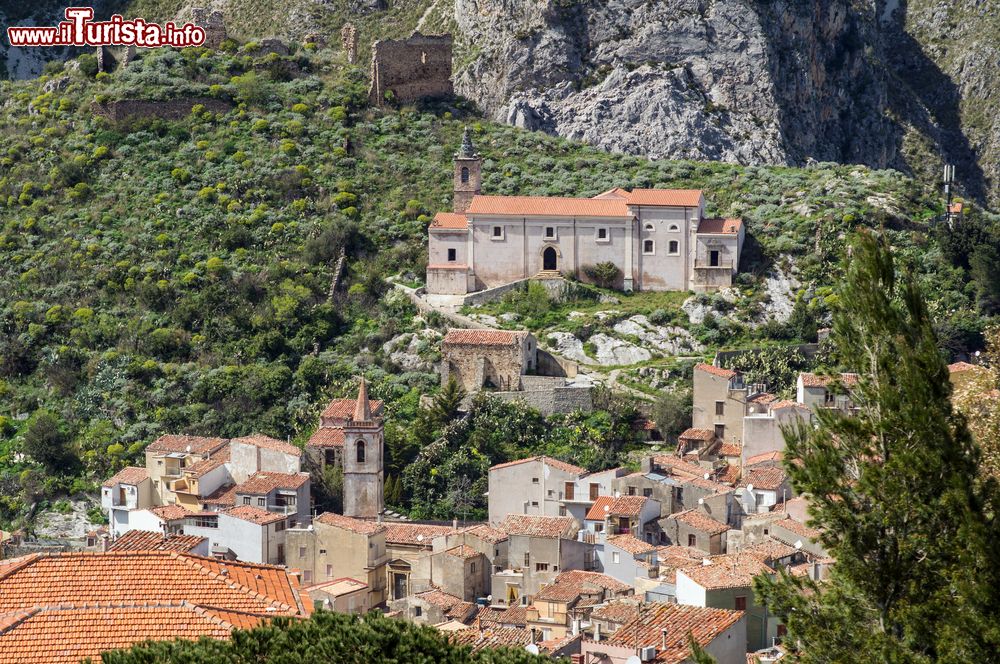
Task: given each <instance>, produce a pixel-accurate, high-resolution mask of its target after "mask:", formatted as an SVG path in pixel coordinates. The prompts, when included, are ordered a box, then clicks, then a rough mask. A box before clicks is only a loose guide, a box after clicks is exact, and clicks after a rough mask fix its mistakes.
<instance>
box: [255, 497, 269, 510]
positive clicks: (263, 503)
mask: <svg viewBox="0 0 1000 664" xmlns="http://www.w3.org/2000/svg"><path fill="white" fill-rule="evenodd" d="M257 506H258V507H266V506H267V498H264V497H263V496H261V497H260V498H258V499H257Z"/></svg>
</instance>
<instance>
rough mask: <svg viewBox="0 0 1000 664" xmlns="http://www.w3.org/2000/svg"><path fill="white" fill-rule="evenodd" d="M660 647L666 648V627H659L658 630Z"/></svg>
mask: <svg viewBox="0 0 1000 664" xmlns="http://www.w3.org/2000/svg"><path fill="white" fill-rule="evenodd" d="M660 647H661V648H662V649H663V650H666V649H667V630H666V629H661V630H660Z"/></svg>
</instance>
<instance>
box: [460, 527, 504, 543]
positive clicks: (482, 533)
mask: <svg viewBox="0 0 1000 664" xmlns="http://www.w3.org/2000/svg"><path fill="white" fill-rule="evenodd" d="M465 532H466V533H468V534H469V535H472V536H474V537H478V538H479V539H481V540H482V541H484V542H489V543H490V544H496V543H498V542H503V541H504V540H506V539H507V533H505V532H503V531H502V530H499V529H497V528H491V527H490V526H487V525H485V524H483V525H478V526H473V527H471V528H468V529H466V530H465Z"/></svg>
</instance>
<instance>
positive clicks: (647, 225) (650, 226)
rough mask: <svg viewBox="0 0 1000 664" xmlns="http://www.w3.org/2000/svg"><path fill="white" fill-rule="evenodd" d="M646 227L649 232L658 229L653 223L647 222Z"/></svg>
mask: <svg viewBox="0 0 1000 664" xmlns="http://www.w3.org/2000/svg"><path fill="white" fill-rule="evenodd" d="M645 229H646V232H647V233H652V232H653V231H655V230H656V228H654V227H653V224H646V226H645Z"/></svg>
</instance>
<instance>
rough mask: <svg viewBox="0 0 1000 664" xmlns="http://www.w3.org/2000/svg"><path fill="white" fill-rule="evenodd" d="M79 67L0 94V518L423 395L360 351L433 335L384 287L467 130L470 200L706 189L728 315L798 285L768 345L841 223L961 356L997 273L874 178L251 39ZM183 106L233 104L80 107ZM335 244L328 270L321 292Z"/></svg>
mask: <svg viewBox="0 0 1000 664" xmlns="http://www.w3.org/2000/svg"><path fill="white" fill-rule="evenodd" d="M95 71H96V67H95V65H94V62H93V59H92V58H90V56H83V57H82V58H81V59H80V60H79V61H78V62H77V63H72V64H71V66H70V67H67V70H66V71H65V72H64V71H62V69H61V66H55V65H50V67H49V73H48V74H47V75H45V76H43V77H41V78H40V79H38V80H32V81H19V82H3V83H2V85H0V88H2V94H3V96H4V98H5V99H6V100H7V103H6V104H5V105H4V106H3V108H2V109H0V132H2V134H3V137H4V141H3V144H4V146H5V151H4V152H3V153H2V157H0V206H2V207H3V215H2V218H3V221H2V227H0V330H2V335H0V526H3V525H6V524H9V523H11V522H12V521H14V520H15V519H17V518H18V517H19V516H21V515H23V513H24V511H25V509H26V508H27V506H28V505H31V504H32V503H35V502H37V501H39V500H45V499H47V498H52V497H54V496H57V495H59V494H61V493H66V492H75V491H79V490H86V489H88V488H92V487H93V484H92V483H93V482H94V481H99V480H101V479H103V478H104V477H106V476H107V475H108V474H109V473H111V472H112V471H113V470H114V469H116V468H118V467H120V466H122V465H124V464H126V463H128V462H129V461H134V460H135V459H136V458H137V456H138V455H139V453H140V452H141V450H142V448H143V446H144V445H145V444H146V443H148V442H149V441H150V440H152V439H153V438H155V437H156V436H157V435H159V434H161V433H164V432H185V433H197V434H211V435H221V436H234V435H238V434H245V433H248V432H251V431H262V432H264V433H267V434H270V435H274V436H278V437H282V438H284V437H293V438H298V439H302V438H303V437H305V436H307V435H308V434H309V429H310V427H313V426H315V418H316V415H317V412H318V407H319V406H320V405H321V404H322V403H323V402H324V401H325V400H326V399H328V398H329V397H330V396H332V395H334V394H338V395H339V394H344V393H345V392H346V391H347V390H348V389H349V387H348V386H349V384H350V381H351V380H352V377H353V376H354V375H356V374H358V373H360V372H364V373H365V374H366V375H367V376H368V377H369V378H370V379H371V380H372V381H373V392H374V393H375V395H376V396H377V397H379V398H385V399H387V400H388V401H389V413H390V417H393V416H395V417H397V424H396V425H395V426H397V427H398V426H400V424H399V422H403V423H406V422H407V421H408V419H406V418H409V417H412V415H413V414H414V412H415V409H416V401H417V395H418V394H419V393H420V392H426V391H432V390H433V389H434V388H435V386H436V384H437V379H436V376H435V375H434V374H432V373H430V372H428V371H427V370H423V371H411V372H405V371H402V370H401V369H400V368H399V367H397V366H394V365H393V364H392V362H391V361H390V360H389V359H388V358H386V357H385V355H384V354H382V353H380V352H379V351H380V349H381V346H382V345H383V344H384V343H385V342H387V341H389V340H390V339H393V338H394V337H396V336H397V335H399V334H402V333H408V332H413V331H419V330H422V329H424V328H425V327H426V325H427V324H428V322H427V321H423V320H422V319H415V317H414V311H413V310H412V309H410V307H409V306H408V305H407V304H405V303H404V301H403V300H402V299H401V298H399V297H393V296H386V292H387V290H388V286H387V285H386V283H385V281H384V278H385V277H387V276H390V275H395V274H399V275H401V276H402V277H403V278H404V279H405V280H407V281H419V280H420V279H421V278H422V272H423V265H424V264H425V262H426V249H425V242H426V226H427V224H428V223H429V219H430V215H432V214H433V212H434V211H435V210H439V209H447V208H448V207H449V206H450V183H451V155H452V153H453V152H454V151H455V149H456V148H457V145H458V143H459V139H460V135H461V131H462V127H463V126H464V125H466V124H469V125H471V126H472V127H473V130H474V136H475V140H476V142H477V147H478V149H479V151H480V152H481V153H482V154H483V155H484V157H485V163H484V171H485V174H486V175H485V179H484V190H486V191H488V192H490V193H499V194H513V193H523V194H551V195H593V194H596V193H598V192H599V191H602V190H604V189H607V188H609V187H611V186H623V187H634V186H641V187H653V186H657V187H700V188H704V189H705V190H706V193H707V197H708V200H709V203H710V207H711V209H712V211H713V212H716V213H719V214H726V215H741V216H743V217H744V218H745V219H746V222H747V224H748V229H749V234H750V236H751V238H752V241H751V244H750V250H749V251H748V256H749V258H748V261H747V263H746V265H745V266H744V269H745V271H746V272H747V274H745V275H742V276H741V277H740V282H739V287H740V290H741V292H742V293H743V295H744V297H745V298H747V300H748V301H749V302H754V301H756V302H759V301H760V300H762V298H763V297H764V296H763V295H762V293H763V290H762V278H763V275H765V274H766V273H767V272H768V271H769V270H772V269H774V268H781V269H784V270H791V269H793V268H794V270H795V271H796V274H797V275H798V277H799V280H800V281H801V282H802V283H803V284H805V285H806V286H804V288H803V298H802V305H801V306H802V307H803V308H804V310H807V311H808V312H809V314H810V315H809V316H808V317H806V319H807V321H809V322H808V323H807V324H806V325H805V326H804V327H803V326H801V325H800V326H799V327H794V328H790V327H788V326H787V325H777V326H773V327H772V328H768V329H769V330H771V331H768V332H766V333H765V335H764V336H767V335H769V334H771V333H772V332H773V333H774V334H775V335H776V338H785V339H788V340H796V339H799V338H804V337H807V336H810V335H811V334H814V333H815V327H816V326H817V325H819V324H820V322H821V321H822V318H823V315H824V311H825V307H826V306H827V304H828V301H827V300H826V298H828V297H830V296H831V291H830V290H829V289H828V288H827V287H829V286H830V285H831V284H832V282H833V279H834V277H835V275H833V274H831V273H830V272H829V270H830V269H831V268H830V267H829V266H830V265H832V259H834V258H836V257H838V256H839V255H840V253H841V251H842V246H843V238H844V233H846V232H848V231H850V230H851V229H853V228H856V227H858V226H862V225H866V226H876V227H877V226H880V225H884V227H885V228H886V230H887V232H888V233H890V235H891V237H892V240H893V242H894V245H895V246H896V249H897V252H898V255H899V257H900V259H901V262H902V263H903V264H904V265H907V266H910V267H912V269H914V270H915V271H916V272H917V273H918V274H919V275H920V277H921V280H922V281H923V282H924V283H925V285H926V286H927V288H928V289H929V291H930V292H931V293H932V298H933V301H932V306H933V307H934V309H933V310H934V313H935V315H936V316H937V319H938V321H939V323H940V326H941V329H942V330H943V331H944V332H945V337H946V339H947V340H948V343H949V344H950V345H951V347H952V349H954V350H962V349H967V348H970V347H975V346H976V345H977V344H978V343H979V334H980V332H981V330H982V328H983V326H984V324H985V322H986V318H985V316H984V315H983V313H982V312H984V311H986V312H990V311H995V308H993V307H995V306H996V301H995V300H990V299H989V296H990V292H989V288H990V286H991V283H992V285H993V286H995V285H996V281H997V280H995V279H994V280H993V281H992V282H991V281H990V279H991V277H990V274H991V273H990V272H989V269H990V268H991V267H992V266H993V265H995V264H996V263H995V262H994V263H992V264H990V263H989V261H986V260H985V259H977V260H979V262H978V263H977V262H976V261H975V260H972V261H971V262H970V256H971V255H972V254H973V253H974V252H976V251H978V252H979V253H980V254H982V253H983V252H984V251H986V249H983V248H982V247H983V246H987V245H989V242H991V240H990V230H989V228H988V225H989V224H991V223H992V224H995V223H996V222H995V220H994V218H993V217H989V218H986V217H984V216H973V218H972V220H971V221H970V222H969V224H971V225H972V226H973V227H974V228H973V230H975V231H976V232H975V233H973V232H971V231H968V232H967V231H961V232H958V231H956V233H955V236H956V237H958V238H959V239H960V240H961V242H959V241H956V240H953V239H950V237H949V235H948V234H947V233H941V232H940V231H934V232H929V231H928V227H927V225H926V224H927V222H928V221H929V220H930V219H932V218H933V217H935V216H936V215H938V214H939V213H940V211H941V210H940V202H939V201H938V200H937V198H936V197H935V195H934V192H933V190H932V189H930V188H928V187H926V186H924V185H922V184H921V183H918V182H915V181H913V180H909V179H907V178H905V177H903V176H901V175H900V174H898V173H895V172H879V171H871V170H869V169H866V168H863V167H855V166H838V165H833V164H820V165H818V166H816V167H813V168H809V169H793V168H779V167H773V168H771V167H756V168H744V167H740V166H733V165H723V164H708V163H694V162H649V161H647V160H644V159H641V158H636V157H629V156H622V155H614V154H606V153H602V152H599V151H597V150H594V149H590V148H587V147H585V146H582V145H578V144H574V143H571V142H568V141H565V140H561V139H555V138H551V137H549V136H545V135H542V134H536V133H528V132H523V131H520V130H517V129H514V128H511V127H506V126H498V125H494V124H490V123H488V122H485V121H482V120H481V119H480V118H478V117H477V116H476V115H475V114H474V113H473V112H472V111H471V110H470V109H469V108H467V107H466V106H464V105H463V104H461V103H457V104H454V105H428V106H425V107H419V108H416V107H405V108H401V109H390V110H376V109H370V108H367V107H366V105H365V102H364V99H365V96H366V90H367V76H366V74H365V72H364V71H362V70H360V69H358V68H352V67H348V66H346V65H345V64H344V63H343V62H342V60H341V54H340V53H339V51H333V50H325V49H316V48H315V46H314V45H312V44H307V45H304V46H296V47H295V50H294V52H293V54H292V55H291V56H288V57H279V56H277V55H274V54H263V53H261V52H260V51H259V50H258V49H257V48H256V46H255V45H254V44H252V43H250V44H246V45H244V46H242V47H239V48H238V49H237V47H236V46H235V45H234V47H233V49H232V52H228V53H226V52H210V51H207V50H204V49H188V50H185V51H181V52H175V51H169V50H161V51H153V52H148V53H144V54H143V57H142V58H141V59H140V60H139V61H137V62H135V63H133V64H131V65H130V66H129V67H128V68H127V69H126V70H124V71H119V72H116V73H114V74H112V75H107V74H100V75H97V76H95V75H94V74H95ZM181 95H202V96H207V97H212V98H217V99H222V100H225V101H229V102H231V103H232V104H233V110H232V111H230V112H228V113H220V114H215V113H211V112H207V111H205V110H204V109H203V108H198V109H196V110H195V112H194V113H192V114H191V115H189V116H188V117H186V118H184V119H183V120H180V121H176V122H166V121H162V120H142V121H136V122H134V123H132V124H130V125H128V126H116V125H113V124H110V123H109V122H108V121H106V120H105V119H103V118H101V117H98V116H96V115H95V114H94V112H93V110H92V107H91V104H92V103H93V102H95V101H101V102H109V101H114V100H120V99H129V98H155V99H169V98H174V97H176V96H181ZM973 214H974V215H975V214H976V213H973ZM817 228H819V229H820V230H819V232H817ZM996 235H997V234H994V235H993V237H996ZM992 241H995V240H992ZM963 242H964V244H963ZM979 245H982V246H979ZM977 246H978V247H979V248H978V249H977V248H976V247H977ZM987 248H989V249H990V250H992V251H996V249H995V248H990V247H988V246H987ZM341 249H344V250H345V251H346V255H347V261H346V263H347V269H346V273H345V276H344V280H343V283H342V284H341V287H340V288H339V289H338V290H337V291H336V292H334V293H333V294H332V296H331V295H330V290H331V282H332V279H333V272H334V269H333V268H334V264H335V263H336V261H337V257H338V256H339V254H340V251H341ZM992 269H994V270H995V269H996V268H995V267H993V268H992ZM970 274H972V275H973V276H976V275H978V277H977V279H978V280H970ZM636 297H640V296H636ZM741 317H742V318H741ZM758 317H759V311H758V310H756V309H754V307H752V306H749V305H748V306H747V307H745V310H743V309H740V310H739V311H736V312H734V313H733V316H732V325H733V326H734V327H733V328H732V330H730V331H731V332H732V334H730V333H728V332H727V331H726V328H725V325H728V323H727V324H724V325H723V327H722V331H721V332H718V333H716V334H713V335H708V336H706V337H705V338H706V341H707V342H708V345H709V350H711V349H712V348H716V347H720V346H724V345H731V344H732V343H734V342H739V341H740V340H741V339H751V338H755V339H759V338H760V337H761V333H760V332H759V331H757V328H758V323H759V321H758ZM434 322H435V321H430V323H434ZM679 322H681V323H683V321H679ZM760 324H763V323H760ZM810 328H811V329H810ZM426 352H427V353H428V356H429V357H433V353H434V350H433V348H431V349H427V351H426ZM398 436H400V437H405V434H403V433H400V434H398ZM518 451H520V450H518ZM24 452H26V453H27V455H24V454H22V453H24ZM397 462H399V460H398V459H397ZM397 472H398V469H397ZM397 479H398V477H397ZM405 500H406V499H405V498H404V502H405Z"/></svg>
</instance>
